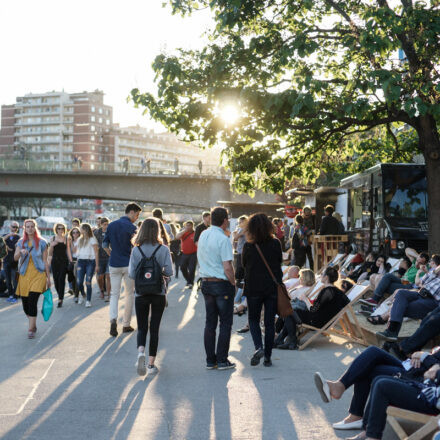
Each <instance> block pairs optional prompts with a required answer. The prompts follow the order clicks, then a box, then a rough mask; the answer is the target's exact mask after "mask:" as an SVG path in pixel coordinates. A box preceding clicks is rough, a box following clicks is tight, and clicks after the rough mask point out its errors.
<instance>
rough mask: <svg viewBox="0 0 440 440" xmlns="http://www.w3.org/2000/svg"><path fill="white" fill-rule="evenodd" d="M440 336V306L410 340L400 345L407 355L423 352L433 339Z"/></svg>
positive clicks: (424, 319) (425, 318) (423, 321)
mask: <svg viewBox="0 0 440 440" xmlns="http://www.w3.org/2000/svg"><path fill="white" fill-rule="evenodd" d="M439 334H440V306H438V307H437V308H435V309H434V310H433V311H432V312H430V313H428V314H427V315H426V316H425V317H424V318H423V320H422V322H421V323H420V326H419V328H418V329H417V330H416V331H415V333H414V334H413V335H411V336H410V337H409V338H407V339H404V340H403V341H402V342H401V343H400V349H401V350H402V351H403V352H404V353H405V354H410V353H413V352H414V351H418V350H421V349H422V348H423V347H424V346H425V345H426V344H427V343H428V341H430V340H431V339H433V338H434V337H436V336H437V335H439Z"/></svg>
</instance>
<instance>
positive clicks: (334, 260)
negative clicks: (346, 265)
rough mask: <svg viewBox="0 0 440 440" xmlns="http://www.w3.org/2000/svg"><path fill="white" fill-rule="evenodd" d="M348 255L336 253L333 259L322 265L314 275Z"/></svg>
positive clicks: (338, 262)
mask: <svg viewBox="0 0 440 440" xmlns="http://www.w3.org/2000/svg"><path fill="white" fill-rule="evenodd" d="M347 257H348V255H347V254H337V255H336V256H335V257H334V258H333V260H331V261H330V262H329V263H328V264H326V265H325V266H322V267H321V269H319V270H318V272H316V275H320V274H321V273H322V272H324V270H325V269H326V268H327V267H328V266H330V265H332V266H334V265H335V264H340V263H341V262H342V261H344V260H345V259H346V258H347Z"/></svg>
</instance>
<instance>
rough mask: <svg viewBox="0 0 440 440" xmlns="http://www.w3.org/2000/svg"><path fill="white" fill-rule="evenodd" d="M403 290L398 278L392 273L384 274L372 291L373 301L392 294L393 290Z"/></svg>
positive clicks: (403, 286)
mask: <svg viewBox="0 0 440 440" xmlns="http://www.w3.org/2000/svg"><path fill="white" fill-rule="evenodd" d="M402 288H405V285H404V284H402V282H401V281H400V278H398V277H396V275H393V274H392V273H386V274H385V275H384V276H383V277H382V279H381V280H380V281H379V284H378V286H377V287H376V290H375V291H374V295H373V299H374V300H375V301H380V300H381V299H382V298H383V296H384V294H385V293H387V292H388V293H389V294H393V293H394V291H395V290H397V289H402Z"/></svg>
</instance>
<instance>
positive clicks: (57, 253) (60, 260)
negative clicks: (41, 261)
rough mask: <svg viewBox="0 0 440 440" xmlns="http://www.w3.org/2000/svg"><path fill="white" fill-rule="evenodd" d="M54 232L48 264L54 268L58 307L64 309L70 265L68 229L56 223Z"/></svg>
mask: <svg viewBox="0 0 440 440" xmlns="http://www.w3.org/2000/svg"><path fill="white" fill-rule="evenodd" d="M53 231H54V233H55V236H54V237H52V240H51V242H50V246H49V251H48V254H49V260H48V264H49V265H50V266H51V268H52V276H53V282H54V284H55V289H56V291H57V293H58V307H62V305H63V299H64V289H65V287H66V275H67V268H68V265H69V260H68V256H67V235H66V233H67V228H66V225H64V224H63V223H56V224H55V226H54V228H53Z"/></svg>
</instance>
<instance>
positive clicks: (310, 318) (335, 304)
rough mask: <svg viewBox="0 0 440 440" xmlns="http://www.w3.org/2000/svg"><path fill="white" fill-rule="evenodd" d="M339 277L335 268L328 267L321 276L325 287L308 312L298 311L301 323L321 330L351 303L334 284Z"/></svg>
mask: <svg viewBox="0 0 440 440" xmlns="http://www.w3.org/2000/svg"><path fill="white" fill-rule="evenodd" d="M338 277H339V274H338V271H337V270H336V269H335V268H334V267H327V269H326V270H325V271H324V272H323V274H322V276H321V281H322V283H323V284H324V287H323V288H322V289H321V291H320V292H319V294H318V297H317V298H316V299H315V301H314V302H313V305H311V306H310V309H308V310H297V311H296V313H297V314H298V316H299V318H300V319H301V322H303V323H304V324H308V325H313V327H317V328H321V327H322V326H323V325H325V324H327V322H329V321H330V320H331V319H332V318H333V317H334V316H336V315H337V314H338V312H340V311H341V310H342V309H343V308H344V307H345V306H346V305H347V304H348V303H349V302H350V301H349V299H348V298H347V297H346V296H345V294H344V293H342V292H341V291H340V290H339V289H338V288H337V287H335V286H334V285H333V284H334V283H335V281H337V279H338Z"/></svg>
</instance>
